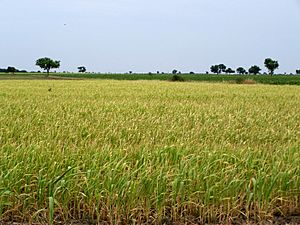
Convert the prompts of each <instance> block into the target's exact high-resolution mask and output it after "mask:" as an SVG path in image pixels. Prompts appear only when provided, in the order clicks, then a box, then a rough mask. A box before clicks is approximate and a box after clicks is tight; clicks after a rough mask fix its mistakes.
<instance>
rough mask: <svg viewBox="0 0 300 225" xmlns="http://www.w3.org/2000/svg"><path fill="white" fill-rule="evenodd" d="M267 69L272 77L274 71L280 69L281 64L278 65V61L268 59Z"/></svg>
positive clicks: (266, 60)
mask: <svg viewBox="0 0 300 225" xmlns="http://www.w3.org/2000/svg"><path fill="white" fill-rule="evenodd" d="M265 67H266V68H267V69H268V70H269V73H270V74H271V75H273V74H274V71H275V70H276V69H278V67H279V63H278V61H275V60H273V59H270V58H267V59H265Z"/></svg>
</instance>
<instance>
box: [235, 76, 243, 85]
mask: <svg viewBox="0 0 300 225" xmlns="http://www.w3.org/2000/svg"><path fill="white" fill-rule="evenodd" d="M244 82H245V79H244V78H243V77H238V78H236V79H235V83H236V84H243V83H244Z"/></svg>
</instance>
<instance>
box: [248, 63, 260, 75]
mask: <svg viewBox="0 0 300 225" xmlns="http://www.w3.org/2000/svg"><path fill="white" fill-rule="evenodd" d="M248 71H249V73H250V74H255V75H256V74H259V72H260V71H261V68H259V67H258V66H256V65H254V66H251V67H250V68H249V70H248Z"/></svg>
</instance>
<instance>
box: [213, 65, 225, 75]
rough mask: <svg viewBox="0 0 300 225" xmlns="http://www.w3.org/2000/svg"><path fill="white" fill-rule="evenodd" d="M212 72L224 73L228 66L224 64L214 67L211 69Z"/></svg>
mask: <svg viewBox="0 0 300 225" xmlns="http://www.w3.org/2000/svg"><path fill="white" fill-rule="evenodd" d="M210 71H211V72H212V73H216V74H220V73H222V72H226V66H225V65H224V64H219V65H213V66H211V67H210Z"/></svg>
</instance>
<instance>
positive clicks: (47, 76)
mask: <svg viewBox="0 0 300 225" xmlns="http://www.w3.org/2000/svg"><path fill="white" fill-rule="evenodd" d="M49 71H50V70H49V69H47V75H46V77H49Z"/></svg>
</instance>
